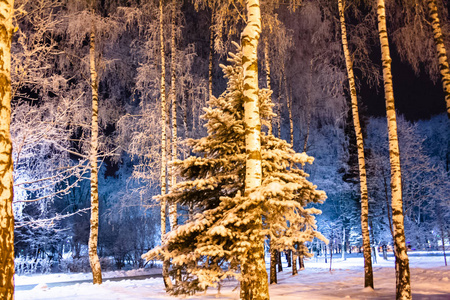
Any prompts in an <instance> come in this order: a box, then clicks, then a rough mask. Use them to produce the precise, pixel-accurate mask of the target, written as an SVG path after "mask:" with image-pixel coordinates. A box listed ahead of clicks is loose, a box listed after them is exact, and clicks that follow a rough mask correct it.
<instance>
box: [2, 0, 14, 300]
mask: <svg viewBox="0 0 450 300" xmlns="http://www.w3.org/2000/svg"><path fill="white" fill-rule="evenodd" d="M13 7H14V1H13V0H5V1H1V2H0V11H1V13H0V80H1V87H2V88H1V89H0V97H1V99H0V101H1V104H0V220H1V222H0V251H1V252H0V299H5V300H10V299H14V215H13V208H12V202H13V195H14V193H13V159H12V141H11V133H10V124H11V39H12V35H13V31H14V26H13V25H12V16H13Z"/></svg>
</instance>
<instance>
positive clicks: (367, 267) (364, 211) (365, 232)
mask: <svg viewBox="0 0 450 300" xmlns="http://www.w3.org/2000/svg"><path fill="white" fill-rule="evenodd" d="M342 1H343V0H338V6H339V16H340V22H341V31H342V34H341V37H342V47H343V49H344V56H345V64H346V66H347V76H348V83H349V87H350V97H351V101H352V115H353V125H354V129H355V135H356V146H357V148H358V166H359V186H360V190H361V230H362V237H363V249H364V251H363V253H364V287H368V286H370V287H371V288H373V271H372V257H371V252H370V235H369V198H368V194H367V177H366V163H365V159H364V142H363V135H362V131H361V124H360V123H359V112H358V97H357V95H356V85H355V77H354V75H353V62H352V59H351V57H350V51H349V50H348V44H347V29H346V26H345V16H344V6H343V3H342Z"/></svg>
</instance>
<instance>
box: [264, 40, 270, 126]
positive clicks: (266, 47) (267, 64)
mask: <svg viewBox="0 0 450 300" xmlns="http://www.w3.org/2000/svg"><path fill="white" fill-rule="evenodd" d="M264 62H265V67H266V70H265V71H266V84H267V89H268V90H272V87H271V86H270V57H269V41H268V38H267V37H266V38H265V39H264ZM270 100H271V101H272V95H271V96H270ZM267 133H268V134H272V116H270V117H269V128H268V129H267Z"/></svg>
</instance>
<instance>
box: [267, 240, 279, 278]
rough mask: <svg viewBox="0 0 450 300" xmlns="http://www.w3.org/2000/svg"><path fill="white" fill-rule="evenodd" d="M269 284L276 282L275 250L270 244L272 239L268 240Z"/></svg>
mask: <svg viewBox="0 0 450 300" xmlns="http://www.w3.org/2000/svg"><path fill="white" fill-rule="evenodd" d="M269 247H270V250H269V251H270V274H269V276H270V284H274V283H275V284H276V283H278V278H277V250H275V248H274V247H273V245H272V241H270V246H269Z"/></svg>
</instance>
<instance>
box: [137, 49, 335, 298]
mask: <svg viewBox="0 0 450 300" xmlns="http://www.w3.org/2000/svg"><path fill="white" fill-rule="evenodd" d="M230 55H231V57H230V58H229V61H230V62H231V65H230V66H227V67H225V66H222V68H223V71H224V73H225V77H226V78H227V79H228V87H227V90H226V91H225V92H224V93H223V94H222V95H221V96H220V97H219V98H215V97H212V99H211V101H210V102H209V107H208V108H206V109H205V112H206V113H205V115H204V116H203V118H204V119H205V120H206V121H207V124H206V127H207V129H208V136H206V137H204V138H201V139H198V140H193V139H191V140H189V141H188V143H189V145H190V146H192V148H193V152H195V153H197V154H198V155H197V156H191V157H189V158H187V159H186V160H184V161H179V160H178V161H175V165H176V169H177V171H178V172H179V175H180V176H181V178H182V180H181V181H180V182H179V183H177V185H176V186H175V187H174V188H173V189H172V190H171V191H170V193H169V194H167V195H165V196H161V198H162V197H164V198H165V200H167V201H168V202H169V203H178V204H181V205H188V206H190V207H194V211H195V214H194V216H193V217H192V219H189V220H187V222H186V223H185V224H184V225H181V226H179V227H177V228H175V230H173V231H171V232H170V233H168V234H167V235H166V236H165V238H164V239H163V244H162V245H161V246H160V247H157V248H155V249H153V250H151V251H149V252H148V253H146V254H144V255H143V258H145V259H147V260H149V259H152V258H155V257H158V256H159V258H160V259H162V260H164V259H171V260H172V263H173V265H174V269H180V268H181V269H183V270H185V271H186V275H184V276H183V278H182V281H180V282H178V283H176V284H175V285H174V288H173V290H172V291H171V292H172V293H174V294H177V293H193V292H195V291H198V290H203V289H205V288H207V287H209V286H215V285H217V283H219V282H220V281H221V280H223V279H225V278H227V277H235V278H236V279H238V280H239V281H240V282H241V287H242V285H243V284H244V285H245V282H246V281H251V280H252V278H248V277H249V276H257V274H252V275H250V274H247V276H244V274H243V272H242V266H243V265H244V264H247V265H248V264H251V263H252V262H249V261H246V259H247V258H248V256H247V252H248V251H252V249H253V248H254V247H255V241H261V240H264V238H265V237H266V236H268V237H270V239H271V241H272V245H273V246H274V247H276V248H277V249H278V250H292V251H294V253H295V252H296V251H297V250H296V249H295V247H294V245H295V244H296V243H304V242H306V241H311V240H312V239H313V238H314V237H319V238H321V239H323V240H325V238H323V237H322V235H321V234H320V233H318V232H317V231H316V225H315V218H314V216H313V215H314V214H318V213H320V210H318V209H315V208H306V206H307V204H308V203H311V202H319V203H321V202H322V201H323V200H324V199H325V197H326V196H325V193H324V192H323V191H318V190H316V186H314V185H313V184H312V183H311V182H309V181H307V180H306V177H307V176H308V175H307V174H306V173H305V172H304V171H303V170H302V169H301V168H298V166H299V165H304V164H305V163H307V162H308V163H312V161H313V158H312V157H309V156H307V155H306V154H305V153H303V154H298V153H295V152H294V151H293V150H292V146H291V145H290V144H289V143H287V142H285V141H283V140H281V139H279V138H275V137H274V136H273V135H265V134H264V133H262V134H261V159H262V185H261V187H259V188H256V189H255V191H254V192H253V193H251V194H249V195H248V196H244V189H245V186H244V178H245V158H246V154H245V135H244V106H243V105H244V97H243V90H244V85H243V66H242V65H243V64H242V54H241V51H240V47H239V49H238V54H236V55H234V54H230ZM270 94H271V92H270V91H269V90H267V89H263V90H260V91H259V97H258V98H259V106H260V112H261V118H262V120H263V124H264V125H266V126H267V125H268V120H269V117H270V116H272V115H273V113H272V104H271V103H270V100H269V99H270ZM261 217H262V220H263V228H262V229H260V230H255V227H254V224H253V223H252V222H250V220H255V219H258V218H261Z"/></svg>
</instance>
